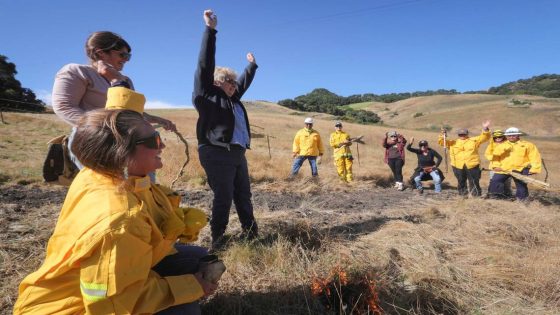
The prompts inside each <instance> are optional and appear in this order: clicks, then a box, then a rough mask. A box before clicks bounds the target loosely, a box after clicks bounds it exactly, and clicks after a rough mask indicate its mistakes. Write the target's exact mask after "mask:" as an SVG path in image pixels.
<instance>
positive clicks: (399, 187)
mask: <svg viewBox="0 0 560 315" xmlns="http://www.w3.org/2000/svg"><path fill="white" fill-rule="evenodd" d="M397 190H398V191H403V190H404V184H403V183H402V182H397Z"/></svg>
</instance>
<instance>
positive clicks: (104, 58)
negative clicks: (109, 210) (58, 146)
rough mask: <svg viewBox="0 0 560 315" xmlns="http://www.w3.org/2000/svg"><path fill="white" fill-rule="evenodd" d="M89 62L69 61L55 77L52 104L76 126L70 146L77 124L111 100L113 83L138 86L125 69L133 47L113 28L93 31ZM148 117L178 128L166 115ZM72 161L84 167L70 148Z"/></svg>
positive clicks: (89, 44)
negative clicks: (108, 91) (86, 114)
mask: <svg viewBox="0 0 560 315" xmlns="http://www.w3.org/2000/svg"><path fill="white" fill-rule="evenodd" d="M85 48H86V55H87V57H88V59H89V64H88V65H81V64H74V63H71V64H67V65H65V66H64V67H62V69H60V70H59V71H58V73H57V74H56V77H55V80H54V86H53V92H52V106H53V110H54V112H55V113H56V114H57V115H58V117H60V118H61V119H63V120H64V121H65V122H67V123H68V124H70V125H71V126H72V127H73V130H72V134H71V135H70V138H69V143H68V147H69V148H70V147H71V143H72V140H73V135H74V133H75V127H76V126H77V125H78V122H79V120H80V118H81V117H82V116H83V115H84V114H85V113H86V112H88V111H91V110H94V109H100V108H103V107H104V106H105V103H106V101H107V90H108V89H109V87H111V86H124V87H127V88H130V89H134V85H133V84H132V80H130V78H128V77H126V76H124V75H123V74H122V73H121V71H122V70H123V68H124V65H125V63H127V62H128V61H129V60H130V58H131V57H132V54H131V51H132V48H131V47H130V45H129V44H128V43H127V42H126V41H125V40H124V39H123V38H122V37H121V36H119V35H117V34H115V33H113V32H107V31H103V32H95V33H92V34H91V35H90V36H89V37H88V39H87V41H86V46H85ZM144 118H145V119H146V120H147V121H148V122H150V123H154V124H160V125H162V126H163V127H164V128H165V129H166V130H175V125H174V124H173V123H172V122H171V121H169V120H167V119H164V118H161V117H157V116H152V115H149V114H146V113H144ZM70 156H71V159H72V161H73V162H74V163H75V164H76V166H78V168H80V169H81V168H82V164H81V163H80V162H79V161H77V160H76V158H75V154H73V151H72V150H70Z"/></svg>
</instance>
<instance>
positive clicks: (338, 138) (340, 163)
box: [329, 121, 354, 182]
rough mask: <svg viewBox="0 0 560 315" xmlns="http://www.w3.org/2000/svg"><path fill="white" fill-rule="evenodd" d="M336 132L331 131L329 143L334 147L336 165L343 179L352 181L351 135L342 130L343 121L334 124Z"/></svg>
mask: <svg viewBox="0 0 560 315" xmlns="http://www.w3.org/2000/svg"><path fill="white" fill-rule="evenodd" d="M334 127H335V128H336V130H335V132H333V133H331V137H330V139H329V144H330V145H331V147H332V148H333V157H334V165H335V166H336V171H337V172H338V176H339V177H340V179H341V180H343V181H347V182H351V181H352V180H353V179H354V178H353V175H352V161H353V160H354V158H353V157H352V152H351V151H350V145H352V141H350V135H348V134H347V133H346V132H344V131H342V123H341V122H340V121H337V122H336V124H335V125H334Z"/></svg>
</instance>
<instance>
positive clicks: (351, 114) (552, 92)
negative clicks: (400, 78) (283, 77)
mask: <svg viewBox="0 0 560 315" xmlns="http://www.w3.org/2000/svg"><path fill="white" fill-rule="evenodd" d="M455 94H499V95H516V94H528V95H540V96H544V97H560V75H557V74H543V75H539V76H535V77H532V78H530V79H524V80H518V81H515V82H509V83H506V84H503V85H500V86H498V87H491V88H490V89H488V91H467V92H464V93H460V92H457V90H455V89H452V90H444V89H440V90H436V91H432V90H428V91H424V92H421V91H419V92H412V93H390V94H381V95H376V94H373V93H367V94H356V95H350V96H348V97H344V96H339V95H336V94H335V93H333V92H331V91H329V90H327V89H322V88H319V89H314V90H313V91H311V93H308V94H305V95H300V96H298V97H296V98H295V99H285V100H281V101H279V102H278V104H280V105H282V106H284V107H287V108H290V109H294V110H297V111H302V112H320V113H327V114H331V115H334V116H338V117H339V118H340V119H343V120H348V121H353V122H357V123H365V124H372V123H378V122H380V118H379V116H377V114H375V113H373V112H371V111H366V110H355V109H351V108H348V107H344V105H349V104H356V103H363V102H382V103H393V102H397V101H401V100H404V99H407V98H411V97H418V96H432V95H455Z"/></svg>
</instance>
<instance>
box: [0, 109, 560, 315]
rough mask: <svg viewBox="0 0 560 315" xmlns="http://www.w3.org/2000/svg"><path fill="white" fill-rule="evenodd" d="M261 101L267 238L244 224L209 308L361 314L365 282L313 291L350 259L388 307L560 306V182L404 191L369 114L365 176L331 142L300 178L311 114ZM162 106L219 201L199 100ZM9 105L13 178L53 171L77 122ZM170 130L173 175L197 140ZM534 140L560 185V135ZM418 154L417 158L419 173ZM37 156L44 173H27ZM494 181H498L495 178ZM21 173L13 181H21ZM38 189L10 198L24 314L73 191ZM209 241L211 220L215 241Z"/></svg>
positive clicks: (257, 112) (326, 126) (484, 309)
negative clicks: (300, 143)
mask: <svg viewBox="0 0 560 315" xmlns="http://www.w3.org/2000/svg"><path fill="white" fill-rule="evenodd" d="M249 108H250V112H249V115H250V118H251V123H252V124H253V125H255V126H258V127H254V128H253V132H256V133H259V134H262V135H267V134H268V135H269V136H272V137H274V138H272V137H271V138H270V144H271V155H272V157H271V158H269V152H268V147H267V141H266V137H257V138H254V139H253V143H252V146H253V149H252V150H251V151H248V153H247V158H248V160H249V166H250V175H251V177H252V182H253V193H254V199H255V213H256V216H257V220H258V222H259V224H260V230H261V237H260V238H259V239H258V240H256V241H253V242H249V243H248V242H243V241H235V236H234V237H233V238H234V241H233V242H232V243H231V245H230V246H229V247H228V249H227V250H226V251H224V252H223V253H221V256H222V258H223V259H224V261H225V263H226V265H227V267H228V271H227V272H226V274H225V275H224V277H223V278H222V281H221V284H220V290H219V292H218V294H217V295H215V296H214V297H212V298H211V299H209V300H207V301H205V302H204V306H203V307H204V311H205V312H206V313H209V314H360V312H359V311H360V310H359V309H358V308H357V306H356V305H357V304H355V303H354V302H355V301H356V299H358V300H359V299H360V298H362V297H361V295H360V294H362V293H363V292H356V286H355V285H354V286H351V285H348V286H340V287H339V288H338V289H339V290H340V292H338V293H337V294H336V296H340V297H341V298H340V300H341V301H342V303H343V304H345V306H346V309H340V308H339V307H340V305H336V304H333V303H332V301H330V302H329V301H328V300H326V299H325V298H324V297H317V296H313V295H312V294H311V290H310V286H311V284H312V282H313V280H314V279H317V278H325V277H327V276H328V275H329V273H331V271H332V270H333V269H336V268H342V269H344V270H345V271H346V272H347V273H348V276H349V279H350V280H349V281H350V284H356V283H357V282H356V281H358V280H359V279H364V278H365V277H368V279H373V280H375V281H376V284H377V285H376V287H377V290H378V293H379V300H380V303H379V305H380V307H381V308H382V309H383V310H384V312H385V313H387V314H560V280H559V279H560V207H559V205H560V197H559V195H558V194H556V193H544V192H537V191H535V190H534V189H533V190H531V194H533V195H538V196H537V198H536V199H535V200H534V201H532V202H530V203H528V204H523V203H516V202H514V203H512V202H506V201H492V200H482V199H459V198H457V197H456V196H455V194H454V192H453V191H452V189H450V190H449V192H448V193H446V194H443V195H437V196H436V195H430V194H427V195H424V196H416V195H414V194H412V193H410V192H408V191H405V192H403V193H400V192H396V191H394V190H392V189H388V188H386V187H387V186H388V185H390V179H389V176H388V175H389V169H388V167H387V166H386V165H384V164H383V162H382V159H383V150H382V148H381V147H380V145H379V141H380V139H381V137H382V135H383V134H384V133H385V132H386V131H387V130H389V127H384V126H362V125H355V124H345V130H346V131H347V132H349V133H350V134H351V135H352V136H358V135H364V140H365V141H366V145H360V164H358V161H357V160H355V174H356V181H355V182H354V183H352V184H349V185H341V183H340V182H339V181H338V178H337V175H336V171H335V169H334V166H333V165H332V158H331V157H330V155H331V153H332V151H329V150H328V153H327V154H326V155H325V158H324V159H323V163H322V164H321V165H320V169H319V173H320V180H319V181H318V182H314V181H310V180H309V176H310V170H309V167H308V166H307V165H304V167H303V168H302V170H301V172H300V173H301V175H300V177H299V178H297V179H295V180H288V179H287V175H288V173H289V169H290V166H291V153H290V152H291V142H292V137H293V135H294V134H295V132H296V130H297V129H299V128H301V127H302V121H303V118H304V117H305V116H303V115H296V114H294V113H293V112H291V111H289V110H286V109H284V108H279V107H277V106H275V105H273V104H268V103H255V104H251V105H249ZM157 114H159V115H161V116H164V117H168V118H171V119H173V121H174V122H176V124H177V125H178V128H179V129H180V131H181V132H182V133H183V135H184V136H185V137H186V138H187V140H189V143H190V145H189V149H190V150H189V151H190V157H191V162H190V163H189V164H188V166H187V168H186V171H185V174H184V176H183V177H182V178H181V180H180V181H179V183H178V185H177V186H178V188H180V189H183V190H187V192H191V193H193V194H192V195H191V196H190V199H189V202H193V203H194V204H195V205H196V206H201V207H207V206H208V202H209V200H210V199H208V198H210V197H208V198H207V199H204V200H202V201H201V200H198V199H196V198H195V197H196V196H198V195H204V196H207V195H210V192H209V191H208V189H207V187H206V178H205V175H204V172H203V170H202V168H201V167H200V163H199V161H198V154H197V150H196V145H195V143H196V139H195V123H196V118H197V114H196V112H195V111H194V110H181V111H158V112H157ZM4 116H5V118H7V119H6V120H7V121H8V122H9V125H0V129H1V130H2V133H1V135H0V145H1V146H2V147H1V148H2V150H1V152H2V153H1V154H2V156H1V157H0V176H1V177H2V178H4V180H3V181H5V182H8V184H9V185H12V184H14V183H16V182H18V181H26V182H33V181H40V174H39V171H40V169H41V164H42V159H43V156H44V154H45V153H46V145H44V143H45V142H46V141H47V140H48V139H50V138H51V137H52V136H56V135H58V134H59V133H64V132H65V131H67V130H68V128H66V126H65V125H64V124H63V123H61V122H57V121H56V119H54V116H52V115H22V114H10V113H9V114H4ZM316 118H317V122H316V125H315V127H316V129H318V130H319V132H320V133H321V135H322V136H323V139H324V140H325V141H327V139H328V135H329V133H330V132H331V130H332V129H333V127H332V125H333V122H332V120H330V119H329V117H328V116H325V115H317V116H316ZM476 119H477V121H476V122H474V123H478V120H479V119H478V118H476ZM259 127H263V128H259ZM45 130H47V131H46V132H45ZM399 131H402V132H403V133H404V134H405V136H407V137H410V136H414V137H415V138H416V139H417V140H419V139H421V138H422V139H427V140H428V141H430V143H432V144H434V145H435V141H436V139H437V133H435V132H431V131H416V130H406V129H402V128H399ZM162 135H163V136H164V139H165V141H166V145H167V149H166V150H165V151H164V156H163V158H164V163H165V165H166V166H165V167H164V168H163V169H162V170H161V171H159V172H158V178H159V180H160V181H161V182H163V183H167V184H169V183H170V182H171V181H172V180H173V179H174V178H175V175H176V173H177V171H178V168H179V167H180V165H181V164H182V163H183V161H184V159H185V154H184V146H183V144H182V143H181V142H179V141H177V140H176V137H175V136H174V135H173V134H172V133H167V132H163V133H162ZM30 139H35V140H34V141H31V140H30ZM534 142H535V143H536V144H537V146H538V147H539V149H540V150H541V153H542V155H543V158H544V159H545V160H546V161H547V166H548V168H549V171H550V172H551V178H550V180H551V182H552V184H553V185H556V186H558V185H559V184H560V179H559V178H557V177H556V176H554V174H556V173H557V172H558V170H560V164H559V163H560V162H558V161H557V160H556V159H555V155H556V154H557V152H560V151H559V150H560V143H558V142H556V141H546V140H542V139H534ZM6 149H8V150H6ZM436 149H438V148H436ZM483 149H484V148H482V150H483ZM353 150H354V155H357V152H356V148H355V147H354V148H353ZM439 151H440V152H441V150H439ZM415 165H416V161H415V158H414V157H412V156H409V159H408V160H407V164H406V165H405V177H408V176H409V175H410V174H411V172H412V169H413V168H414V166H415ZM24 168H27V169H29V172H30V173H31V174H32V176H24V175H25V174H23V175H22V174H21V169H24ZM452 177H453V176H452V175H451V174H449V176H448V181H447V182H448V183H451V184H453V185H454V184H455V180H454V179H453V178H452ZM539 178H540V179H543V178H544V176H543V175H540V176H539ZM481 183H482V185H483V186H486V185H485V183H487V179H486V178H484V179H483V180H482V181H481ZM8 184H7V185H4V186H3V187H4V188H3V191H6V188H5V187H12V186H9V185H8ZM14 187H16V188H17V189H20V190H22V191H25V190H26V189H27V190H31V192H30V193H29V194H28V196H31V197H30V198H33V196H36V195H37V194H35V191H34V190H35V189H37V190H40V191H44V192H45V191H46V192H48V193H50V194H58V195H59V196H60V197H62V196H63V194H64V190H60V189H59V190H56V189H55V188H50V187H46V186H44V185H28V186H14ZM14 189H15V188H14ZM0 197H2V196H0ZM37 198H39V197H37ZM24 200H25V199H22V201H18V202H10V203H8V204H6V203H4V204H1V205H0V224H2V225H3V226H5V227H6V229H4V231H2V232H0V262H1V268H0V275H1V280H0V285H1V287H0V294H1V295H2V296H3V298H2V300H0V309H2V311H0V314H9V313H10V309H11V305H12V304H13V302H14V299H15V297H16V290H17V284H18V283H19V281H21V278H22V277H23V276H25V275H26V274H27V273H29V272H30V271H32V270H33V269H35V268H37V266H38V265H39V264H40V263H41V260H42V259H43V257H44V248H45V245H46V241H47V239H48V237H49V235H50V233H51V231H52V228H53V227H54V222H55V221H56V217H57V214H58V211H59V209H60V202H59V201H57V202H51V203H50V204H41V201H36V205H35V206H33V205H27V206H21V207H20V206H19V204H20V203H22V204H23V201H24ZM18 207H19V208H18ZM17 209H19V210H17ZM230 222H231V223H230V227H229V230H228V232H229V233H231V234H232V235H236V233H238V232H239V231H240V226H239V222H238V219H237V218H236V215H235V214H232V217H231V219H230ZM208 243H209V231H208V229H206V230H204V232H203V233H202V235H201V244H202V245H208ZM350 301H353V302H350ZM327 302H328V303H327ZM327 306H328V307H330V309H327V308H326V307H327ZM361 311H363V310H361ZM366 313H367V311H363V312H362V313H361V314H366ZM370 314H372V312H370Z"/></svg>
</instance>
